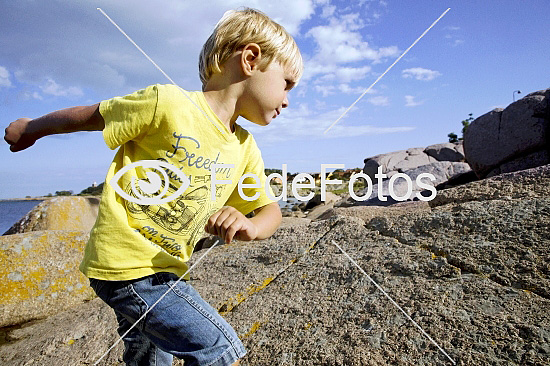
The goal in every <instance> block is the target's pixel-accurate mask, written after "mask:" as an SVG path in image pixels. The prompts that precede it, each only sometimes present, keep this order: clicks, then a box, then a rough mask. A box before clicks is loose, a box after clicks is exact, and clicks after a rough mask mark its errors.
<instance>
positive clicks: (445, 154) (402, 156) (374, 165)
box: [363, 142, 464, 182]
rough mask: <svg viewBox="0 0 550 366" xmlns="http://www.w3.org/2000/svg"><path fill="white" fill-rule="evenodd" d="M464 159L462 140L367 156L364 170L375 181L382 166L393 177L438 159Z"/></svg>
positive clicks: (454, 160)
mask: <svg viewBox="0 0 550 366" xmlns="http://www.w3.org/2000/svg"><path fill="white" fill-rule="evenodd" d="M463 160H464V150H463V147H462V142H459V143H456V144H454V143H444V144H436V145H430V146H428V147H426V148H422V147H414V148H410V149H407V150H400V151H394V152H390V153H386V154H380V155H376V156H373V157H371V158H367V159H365V166H364V168H363V172H364V173H365V174H366V175H368V176H369V177H370V178H371V180H372V181H373V182H374V181H376V179H375V174H376V173H377V172H378V168H379V167H381V168H382V173H384V174H387V175H388V178H391V177H392V176H393V175H395V174H397V173H404V172H405V171H408V170H411V169H415V168H418V167H420V166H424V165H428V164H431V163H435V162H438V161H450V162H462V161H463Z"/></svg>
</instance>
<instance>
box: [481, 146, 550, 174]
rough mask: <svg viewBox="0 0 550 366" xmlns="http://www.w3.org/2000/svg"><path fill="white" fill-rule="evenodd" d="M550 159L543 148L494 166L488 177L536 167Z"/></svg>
mask: <svg viewBox="0 0 550 366" xmlns="http://www.w3.org/2000/svg"><path fill="white" fill-rule="evenodd" d="M549 161H550V155H549V153H548V151H547V150H541V151H537V152H534V153H532V154H529V155H525V156H521V157H519V158H516V159H514V160H512V161H508V162H506V163H503V164H501V165H500V166H498V167H496V168H494V169H493V170H491V171H490V172H489V174H487V177H492V176H494V175H498V174H503V173H510V172H515V171H518V170H524V169H529V168H535V167H538V166H541V165H545V164H547V163H548V162H549Z"/></svg>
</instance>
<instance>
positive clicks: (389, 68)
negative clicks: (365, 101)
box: [324, 8, 451, 133]
mask: <svg viewBox="0 0 550 366" xmlns="http://www.w3.org/2000/svg"><path fill="white" fill-rule="evenodd" d="M449 10H451V8H448V9H447V10H445V11H444V12H443V14H441V15H440V16H439V18H437V20H436V21H435V22H433V23H432V25H430V26H429V27H428V29H426V30H425V31H424V33H422V34H421V35H420V37H418V38H417V39H416V41H414V42H413V43H412V44H411V45H410V46H409V48H407V49H406V50H405V52H403V53H402V54H401V56H399V57H398V58H397V60H395V61H394V62H393V64H391V65H390V67H388V68H387V69H386V71H384V73H383V74H382V75H380V76H379V77H378V79H376V80H375V81H374V83H372V84H371V85H370V86H369V87H368V88H367V90H365V91H364V92H363V94H361V95H360V96H359V98H357V100H356V101H355V102H353V103H352V104H351V105H350V106H349V107H348V109H346V110H345V111H344V113H342V115H341V116H340V117H338V119H337V120H336V121H334V122H333V123H332V124H331V125H330V126H329V127H328V128H327V129H326V130H325V132H324V133H327V132H328V131H329V130H330V129H331V128H332V127H334V125H335V124H337V123H338V121H340V120H341V119H342V118H343V117H344V116H345V115H346V113H348V112H349V110H350V109H352V108H353V106H354V105H355V104H357V102H358V101H360V100H361V98H363V97H364V96H365V94H367V93H368V91H369V90H371V88H372V87H373V86H374V85H375V84H376V83H377V82H378V81H379V80H380V79H382V77H383V76H384V75H386V73H387V72H388V71H390V70H391V68H392V67H393V65H395V64H396V63H398V62H399V60H401V58H403V56H405V55H406V54H407V52H409V50H410V49H411V48H413V46H414V45H415V44H416V43H417V42H418V41H420V39H421V38H422V37H424V35H425V34H426V33H428V31H429V30H430V29H432V27H433V26H434V25H436V24H437V22H439V20H441V18H443V16H444V15H445V14H447V12H448V11H449Z"/></svg>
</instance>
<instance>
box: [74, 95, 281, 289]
mask: <svg viewBox="0 0 550 366" xmlns="http://www.w3.org/2000/svg"><path fill="white" fill-rule="evenodd" d="M184 93H186V94H187V95H188V96H189V97H190V99H191V100H192V101H193V102H191V101H190V100H189V98H187V97H186V96H185V95H184ZM99 110H100V113H101V115H102V116H103V118H104V120H105V129H104V130H103V137H104V139H105V142H106V143H107V145H108V146H109V148H110V149H112V150H114V149H116V148H117V147H120V148H119V149H118V151H117V153H116V155H115V157H114V159H113V162H112V163H111V166H110V168H109V171H108V173H107V177H106V179H105V186H104V187H103V194H102V196H101V203H100V206H99V215H98V217H97V221H96V223H95V225H94V227H93V229H92V231H91V233H90V239H89V241H88V243H87V245H86V249H85V253H84V259H83V261H82V263H81V264H80V270H81V271H82V273H84V274H85V275H86V276H87V277H90V278H97V279H103V280H113V281H120V280H129V279H134V278H140V277H143V276H147V275H150V274H153V273H156V272H172V273H175V274H176V275H178V276H182V275H183V274H184V273H185V272H186V271H187V269H188V266H187V264H186V262H187V261H188V260H189V258H190V257H191V254H192V253H193V248H194V246H195V244H196V242H197V241H198V240H199V239H200V238H201V237H202V234H203V232H204V226H205V225H206V221H207V220H208V218H209V217H210V216H211V215H212V214H214V213H215V212H216V211H218V210H219V209H220V208H221V207H222V206H225V205H226V206H233V207H235V208H236V209H238V210H239V211H240V212H242V213H243V214H247V213H249V212H251V211H253V210H255V209H257V208H259V207H262V206H264V205H266V204H269V203H271V202H273V201H272V200H271V199H269V197H268V196H267V194H266V192H265V188H264V184H265V179H266V177H265V173H264V164H263V160H262V157H261V153H260V150H259V149H258V147H257V145H256V142H255V141H254V138H253V137H252V135H251V134H250V133H248V131H246V130H245V129H243V128H241V127H240V126H239V125H237V124H235V131H234V132H233V133H232V132H231V131H229V130H228V129H227V127H226V126H225V125H224V124H223V123H222V122H221V121H220V120H219V119H218V117H217V116H216V115H215V113H214V112H213V111H212V109H211V108H210V106H209V105H208V103H207V102H206V99H205V98H204V94H203V93H202V92H185V91H182V90H180V89H179V88H178V87H176V86H173V85H153V86H150V87H147V88H146V89H143V90H139V91H137V92H135V93H133V94H130V95H127V96H125V97H116V98H113V99H110V100H106V101H103V102H101V104H100V108H99ZM207 116H208V117H207ZM143 160H155V161H160V162H163V163H168V164H171V166H170V168H164V171H165V172H166V173H167V174H166V175H163V174H162V172H155V170H154V169H153V170H151V169H143V168H142V167H134V166H132V167H130V168H131V169H128V171H125V172H124V174H122V175H121V176H120V177H119V179H118V181H117V182H116V184H117V185H118V189H119V191H123V192H125V193H126V194H127V195H128V196H130V197H133V198H134V199H137V198H136V193H135V192H137V193H138V194H141V195H142V196H143V197H154V195H155V193H151V192H149V194H146V189H144V190H141V188H143V186H140V185H139V183H140V182H142V183H143V182H148V183H149V184H150V185H151V184H152V183H153V180H154V179H149V180H147V178H151V176H150V175H149V174H147V171H149V172H152V173H153V174H155V173H158V174H157V176H159V177H162V179H163V181H162V187H165V186H166V184H167V182H166V180H165V179H164V178H165V177H168V178H169V179H168V180H169V183H168V194H165V195H164V196H163V197H166V196H170V194H173V193H174V192H175V191H177V190H178V188H179V187H180V186H181V185H182V182H185V180H184V179H181V175H178V174H177V173H174V169H176V170H177V169H179V170H180V171H181V172H183V173H184V174H185V176H187V177H188V178H189V182H190V185H189V187H188V188H187V189H186V190H185V191H184V192H183V193H182V194H180V195H179V196H178V197H177V198H176V199H174V200H172V201H170V202H165V203H160V204H151V203H150V202H149V203H148V204H141V203H136V202H132V201H130V200H127V199H124V198H123V197H122V196H121V194H119V193H117V189H116V188H115V187H113V186H112V185H111V184H110V183H109V182H110V181H111V179H112V178H113V177H114V176H115V174H117V172H119V171H120V170H121V169H123V168H125V167H126V168H128V165H130V164H133V163H137V162H140V161H143ZM138 164H141V163H138ZM212 164H234V167H233V168H218V169H217V170H216V174H215V175H216V177H215V178H216V179H217V180H218V181H220V180H228V181H230V182H231V183H230V184H217V185H216V186H215V200H212V199H211V179H212V176H211V167H212ZM170 170H172V171H170ZM246 173H252V174H254V175H255V176H256V177H258V178H259V179H258V180H259V183H260V188H245V189H244V190H243V191H244V192H243V193H244V194H246V196H248V197H253V196H254V195H255V194H256V192H258V193H259V197H258V198H257V199H256V200H254V201H247V200H244V199H242V198H241V196H240V194H239V192H238V189H237V183H238V182H239V179H240V178H241V177H242V175H243V174H246ZM132 177H134V180H135V182H134V190H133V191H132ZM144 179H145V180H144ZM140 180H141V181H140ZM244 183H245V184H246V183H252V184H254V183H257V182H254V181H253V180H252V179H251V178H246V179H245V180H244ZM146 186H147V184H145V187H146ZM133 192H134V193H133ZM157 193H158V192H157ZM271 193H272V192H271ZM140 202H143V201H140ZM186 279H189V275H186Z"/></svg>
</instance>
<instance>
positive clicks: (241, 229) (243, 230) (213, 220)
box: [204, 202, 282, 244]
mask: <svg viewBox="0 0 550 366" xmlns="http://www.w3.org/2000/svg"><path fill="white" fill-rule="evenodd" d="M254 213H255V216H254V217H252V218H250V219H249V218H247V217H246V216H245V215H243V214H242V213H240V212H239V211H238V210H237V209H236V208H234V207H231V206H224V207H222V208H221V209H220V210H219V211H218V212H216V213H215V214H214V215H212V216H211V217H210V218H209V219H208V222H207V223H206V226H205V228H204V229H205V230H206V232H207V233H209V234H212V235H216V236H218V237H220V238H222V239H223V240H224V241H225V242H226V243H228V244H229V243H230V242H231V240H233V239H238V240H261V239H267V238H269V237H270V236H271V235H273V233H274V232H275V230H277V228H278V227H279V225H280V224H281V220H282V215H281V209H280V208H279V204H278V203H277V202H273V203H270V204H268V205H265V206H263V207H260V208H258V209H256V210H255V211H254Z"/></svg>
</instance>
